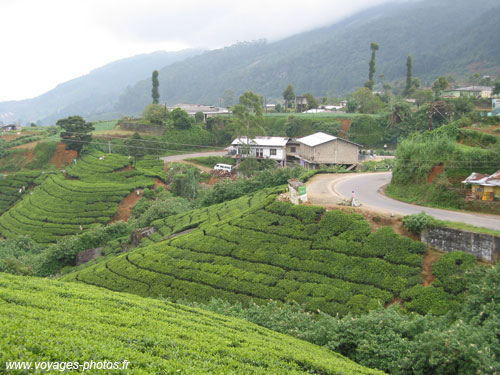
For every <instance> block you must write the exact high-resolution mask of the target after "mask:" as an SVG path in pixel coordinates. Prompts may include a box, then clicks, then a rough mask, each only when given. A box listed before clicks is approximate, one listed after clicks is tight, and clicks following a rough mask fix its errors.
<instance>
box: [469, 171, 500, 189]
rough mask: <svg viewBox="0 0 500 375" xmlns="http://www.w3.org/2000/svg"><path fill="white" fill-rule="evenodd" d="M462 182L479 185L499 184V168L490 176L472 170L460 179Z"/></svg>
mask: <svg viewBox="0 0 500 375" xmlns="http://www.w3.org/2000/svg"><path fill="white" fill-rule="evenodd" d="M462 183H463V184H471V185H481V186H500V170H498V171H496V172H495V173H493V174H492V175H490V176H488V175H487V174H482V173H476V172H474V173H472V174H471V175H470V176H469V177H467V178H466V179H465V180H464V181H462Z"/></svg>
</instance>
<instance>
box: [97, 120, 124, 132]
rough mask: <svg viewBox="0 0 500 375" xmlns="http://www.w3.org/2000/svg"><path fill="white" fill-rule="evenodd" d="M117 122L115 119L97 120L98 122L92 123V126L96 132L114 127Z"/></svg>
mask: <svg viewBox="0 0 500 375" xmlns="http://www.w3.org/2000/svg"><path fill="white" fill-rule="evenodd" d="M117 122H118V121H117V120H112V121H99V122H96V123H93V124H92V125H93V126H94V132H98V131H103V130H111V129H114V128H115V126H116V123H117Z"/></svg>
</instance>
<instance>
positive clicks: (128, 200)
mask: <svg viewBox="0 0 500 375" xmlns="http://www.w3.org/2000/svg"><path fill="white" fill-rule="evenodd" d="M139 191H140V190H139ZM141 198H142V191H140V194H139V195H137V190H134V191H133V192H131V193H130V194H129V195H127V196H126V197H125V198H123V199H122V201H121V202H120V204H119V205H118V211H117V212H116V214H115V216H113V217H112V218H111V221H110V224H111V223H114V222H115V221H120V220H122V221H127V220H128V219H129V217H130V210H131V209H132V208H133V207H134V206H135V205H136V204H137V202H138V201H139V199H141Z"/></svg>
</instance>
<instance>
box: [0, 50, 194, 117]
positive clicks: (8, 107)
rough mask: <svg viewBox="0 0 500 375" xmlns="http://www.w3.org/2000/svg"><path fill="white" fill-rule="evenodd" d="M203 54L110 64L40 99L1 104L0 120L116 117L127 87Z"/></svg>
mask: <svg viewBox="0 0 500 375" xmlns="http://www.w3.org/2000/svg"><path fill="white" fill-rule="evenodd" d="M201 52H202V50H197V49H189V50H183V51H178V52H165V51H157V52H153V53H148V54H141V55H137V56H133V57H129V58H125V59H121V60H117V61H114V62H111V63H109V64H106V65H104V66H102V67H99V68H96V69H93V70H92V71H90V72H89V73H88V74H86V75H83V76H81V77H78V78H75V79H72V80H70V81H66V82H64V83H61V84H59V85H57V86H56V87H55V88H54V89H52V90H50V91H48V92H46V93H45V94H42V95H40V96H38V97H35V98H32V99H26V100H18V101H7V102H0V120H1V121H3V122H4V123H6V122H15V121H18V120H19V119H21V120H23V123H24V122H26V121H30V122H31V121H33V122H36V121H40V122H42V123H43V124H44V125H47V124H54V123H55V122H56V121H57V120H58V119H59V118H63V117H67V116H71V115H75V114H78V115H81V116H84V117H86V118H100V117H101V116H102V117H103V118H106V117H114V114H113V111H114V110H115V106H116V103H117V101H118V98H119V96H120V94H121V93H122V92H123V90H124V89H125V88H126V87H127V86H129V85H133V84H135V83H136V82H137V81H138V80H140V79H144V78H145V77H147V76H148V75H149V76H151V72H152V71H153V70H154V69H160V68H162V67H165V66H166V65H168V64H171V63H173V62H175V61H178V60H183V59H185V58H187V57H191V56H194V55H196V54H199V53H201ZM9 113H10V114H9Z"/></svg>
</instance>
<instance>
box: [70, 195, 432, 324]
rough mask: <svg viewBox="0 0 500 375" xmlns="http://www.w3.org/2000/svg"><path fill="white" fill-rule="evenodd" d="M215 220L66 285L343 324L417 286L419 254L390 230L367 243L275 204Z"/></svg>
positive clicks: (347, 227) (323, 216)
mask: <svg viewBox="0 0 500 375" xmlns="http://www.w3.org/2000/svg"><path fill="white" fill-rule="evenodd" d="M240 203H241V201H240ZM232 204H237V203H235V201H232ZM205 214H206V212H205V213H204V211H203V210H201V211H198V217H201V216H202V215H205ZM220 219H221V220H220V221H218V220H215V219H214V220H213V221H212V224H210V225H207V224H206V223H205V224H204V225H203V226H202V227H200V228H199V229H197V230H194V231H192V232H191V233H188V234H184V235H182V236H178V237H176V238H173V239H170V240H168V241H163V242H160V243H156V244H152V245H149V246H146V247H143V248H139V249H136V250H134V251H132V252H130V253H128V254H124V255H121V256H118V257H115V258H111V259H109V260H107V261H105V262H101V263H98V264H96V265H93V266H90V267H87V268H84V269H82V270H80V271H77V272H74V273H71V274H68V275H66V276H64V277H63V280H70V281H80V282H84V283H87V284H92V285H97V286H103V287H105V288H108V289H111V290H116V291H127V292H130V293H135V294H139V295H142V296H153V297H157V296H163V297H168V298H170V299H172V300H174V301H176V300H181V299H183V300H191V301H200V302H204V301H205V302H206V301H209V300H210V299H211V298H212V297H217V298H222V299H225V300H227V301H230V302H244V303H248V302H250V301H251V300H253V301H255V302H257V303H260V302H264V301H266V300H269V299H273V300H279V301H296V302H299V303H300V304H302V305H304V306H305V307H306V308H307V309H309V310H314V311H315V310H321V311H324V312H326V313H329V314H333V315H335V314H339V315H341V316H343V315H346V314H347V313H348V312H352V313H355V314H356V313H363V312H366V311H368V310H371V309H374V308H376V307H378V306H379V305H380V304H385V303H387V302H390V301H391V300H392V299H393V298H394V297H395V296H399V295H400V293H402V292H403V291H404V290H406V289H408V288H411V287H412V286H414V285H417V284H419V283H420V282H421V278H420V276H419V274H420V266H421V261H422V254H423V253H424V251H425V247H424V245H423V244H422V243H418V242H413V241H411V240H410V239H408V238H405V237H401V236H399V235H397V234H395V233H394V231H393V230H392V229H391V228H382V229H380V230H378V231H377V232H374V233H371V231H370V226H369V224H368V222H367V221H366V220H365V219H364V218H363V217H362V216H360V215H355V214H353V215H348V214H344V213H342V212H340V211H330V212H326V213H325V212H324V209H323V208H321V207H314V206H294V205H292V204H289V203H282V202H279V201H276V200H275V198H274V197H272V196H271V197H268V198H267V199H262V200H261V203H259V204H255V205H253V206H252V207H251V208H249V209H248V210H247V211H246V212H245V213H243V214H239V215H233V216H229V218H228V219H226V220H224V219H222V218H220ZM189 220H191V221H192V222H194V221H196V220H197V217H193V214H191V216H190V219H189ZM164 223H165V222H164ZM179 223H180V225H182V223H181V222H180V221H179ZM172 225H173V224H172ZM167 227H168V226H167Z"/></svg>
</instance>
